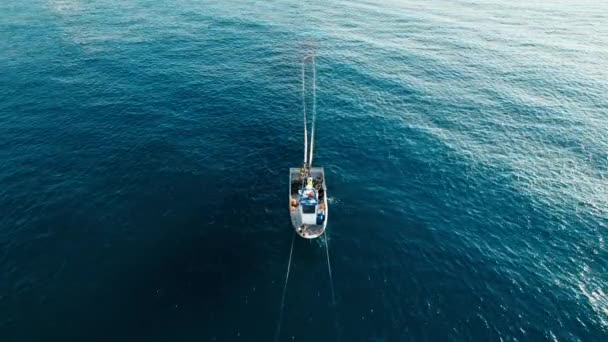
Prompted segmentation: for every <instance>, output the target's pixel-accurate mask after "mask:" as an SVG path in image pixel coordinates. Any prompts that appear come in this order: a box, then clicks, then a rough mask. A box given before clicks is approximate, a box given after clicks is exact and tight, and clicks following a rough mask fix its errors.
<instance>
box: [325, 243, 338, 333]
mask: <svg viewBox="0 0 608 342" xmlns="http://www.w3.org/2000/svg"><path fill="white" fill-rule="evenodd" d="M328 236H329V235H328V234H327V233H325V255H326V256H327V271H328V272H329V285H330V288H331V300H332V304H333V306H334V316H335V317H334V324H335V326H336V337H337V341H338V342H339V341H340V327H339V326H338V307H337V306H336V293H335V292H334V278H333V276H332V274H331V264H330V262H329V243H328V242H327V240H328Z"/></svg>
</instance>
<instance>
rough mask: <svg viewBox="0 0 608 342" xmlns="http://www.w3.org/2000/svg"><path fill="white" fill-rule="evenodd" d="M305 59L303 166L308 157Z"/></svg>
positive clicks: (304, 62)
mask: <svg viewBox="0 0 608 342" xmlns="http://www.w3.org/2000/svg"><path fill="white" fill-rule="evenodd" d="M305 71H306V58H304V61H303V62H302V108H303V109H304V165H306V163H307V157H308V131H307V128H306V126H307V123H306V75H305Z"/></svg>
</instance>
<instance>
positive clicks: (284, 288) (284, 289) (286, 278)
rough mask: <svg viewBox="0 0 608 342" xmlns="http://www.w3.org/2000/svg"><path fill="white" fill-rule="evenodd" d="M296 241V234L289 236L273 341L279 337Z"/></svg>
mask: <svg viewBox="0 0 608 342" xmlns="http://www.w3.org/2000/svg"><path fill="white" fill-rule="evenodd" d="M295 239H296V233H295V232H294V233H293V234H292V235H291V248H290V249H289V261H287V273H286V274H285V284H284V285H283V295H282V296H281V310H280V312H279V321H278V322H277V330H276V333H275V335H274V340H275V341H278V340H279V338H280V336H281V323H282V321H283V309H284V307H285V294H286V293H287V282H288V281H289V270H290V269H291V256H292V255H293V243H294V241H295Z"/></svg>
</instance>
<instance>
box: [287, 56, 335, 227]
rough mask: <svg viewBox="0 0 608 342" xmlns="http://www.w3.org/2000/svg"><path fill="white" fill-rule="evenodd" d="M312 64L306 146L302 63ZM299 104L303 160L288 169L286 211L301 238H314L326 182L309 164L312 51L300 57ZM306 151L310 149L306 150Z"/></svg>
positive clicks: (323, 221)
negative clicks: (287, 203) (302, 57)
mask: <svg viewBox="0 0 608 342" xmlns="http://www.w3.org/2000/svg"><path fill="white" fill-rule="evenodd" d="M307 63H311V64H312V95H313V98H312V125H311V133H310V148H309V146H308V129H307V126H308V121H307V118H306V75H305V72H306V65H307ZM302 107H303V111H304V163H303V164H302V167H300V168H290V169H289V212H290V215H291V224H292V225H293V228H294V229H295V231H296V233H298V235H300V236H301V237H303V238H305V239H314V238H317V237H319V236H321V235H323V233H324V232H325V227H326V226H327V185H326V183H325V170H324V169H323V168H322V167H313V166H312V157H313V148H314V142H315V119H316V66H315V55H314V54H311V55H308V56H306V57H304V60H303V61H302ZM309 152H310V153H309Z"/></svg>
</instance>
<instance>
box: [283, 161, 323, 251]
mask: <svg viewBox="0 0 608 342" xmlns="http://www.w3.org/2000/svg"><path fill="white" fill-rule="evenodd" d="M300 172H301V171H300V168H290V169H289V183H290V191H289V195H290V196H289V197H290V198H289V205H290V215H291V223H292V224H293V226H294V229H295V230H296V232H297V233H298V234H299V235H300V236H301V237H303V238H307V239H313V238H316V237H318V236H321V235H322V234H323V232H324V231H325V226H326V225H327V198H326V190H327V187H326V184H325V172H324V170H323V168H322V167H313V168H311V169H310V174H311V176H312V177H313V186H314V187H315V189H317V192H318V201H319V209H323V210H324V211H325V219H324V221H323V224H302V222H301V218H300V216H299V215H298V213H297V210H298V207H297V203H298V201H299V193H298V190H300V189H301V187H302V182H303V179H302V177H301V173H300ZM294 204H296V205H295V206H294Z"/></svg>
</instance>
